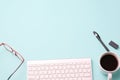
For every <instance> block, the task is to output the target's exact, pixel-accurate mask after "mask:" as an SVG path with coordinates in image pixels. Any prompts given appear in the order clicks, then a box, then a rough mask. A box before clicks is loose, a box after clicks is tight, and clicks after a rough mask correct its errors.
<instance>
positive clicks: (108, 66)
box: [99, 52, 120, 80]
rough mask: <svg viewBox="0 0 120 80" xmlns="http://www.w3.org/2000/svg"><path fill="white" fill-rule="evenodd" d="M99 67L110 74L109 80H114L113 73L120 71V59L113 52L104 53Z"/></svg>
mask: <svg viewBox="0 0 120 80" xmlns="http://www.w3.org/2000/svg"><path fill="white" fill-rule="evenodd" d="M99 65H100V68H101V70H102V71H103V72H105V73H106V74H108V80H112V73H114V72H116V71H117V70H118V69H119V65H120V63H119V57H118V55H117V54H115V53H112V52H106V53H103V54H102V55H101V56H100V60H99Z"/></svg>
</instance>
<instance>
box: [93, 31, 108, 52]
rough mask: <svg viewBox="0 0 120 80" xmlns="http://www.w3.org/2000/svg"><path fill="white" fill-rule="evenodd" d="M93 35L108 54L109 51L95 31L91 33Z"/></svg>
mask: <svg viewBox="0 0 120 80" xmlns="http://www.w3.org/2000/svg"><path fill="white" fill-rule="evenodd" d="M93 34H94V35H95V36H96V38H97V39H98V40H99V41H100V43H101V44H102V46H103V47H104V48H105V50H106V51H107V52H109V51H110V50H109V49H108V48H107V46H106V45H105V44H104V42H103V41H102V39H101V38H100V36H99V34H98V33H97V32H96V31H93Z"/></svg>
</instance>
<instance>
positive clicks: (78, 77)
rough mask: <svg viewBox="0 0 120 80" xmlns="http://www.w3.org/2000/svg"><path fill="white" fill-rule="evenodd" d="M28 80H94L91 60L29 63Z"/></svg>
mask: <svg viewBox="0 0 120 80" xmlns="http://www.w3.org/2000/svg"><path fill="white" fill-rule="evenodd" d="M27 80H92V65H91V59H90V58H81V59H62V60H43V61H42V60H41V61H28V62H27Z"/></svg>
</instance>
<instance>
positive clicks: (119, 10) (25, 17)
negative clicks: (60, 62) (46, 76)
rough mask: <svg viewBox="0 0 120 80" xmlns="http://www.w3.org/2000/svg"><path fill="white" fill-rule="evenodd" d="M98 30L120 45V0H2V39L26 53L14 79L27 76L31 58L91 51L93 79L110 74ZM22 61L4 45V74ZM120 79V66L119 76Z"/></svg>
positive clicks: (0, 54)
mask: <svg viewBox="0 0 120 80" xmlns="http://www.w3.org/2000/svg"><path fill="white" fill-rule="evenodd" d="M94 30H95V31H97V32H98V33H99V34H100V36H101V37H102V39H103V40H104V42H105V43H106V45H107V46H108V47H109V49H110V50H111V51H113V52H115V53H118V55H119V54H120V49H118V50H115V49H113V48H112V47H110V46H109V45H108V43H109V41H111V40H113V41H115V42H116V43H118V44H119V45H120V34H119V33H120V1H119V0H0V42H6V43H8V44H9V45H11V46H12V47H13V48H14V49H15V50H17V51H18V52H19V53H21V55H23V56H24V58H25V63H24V64H23V65H22V67H21V68H20V69H19V70H18V71H17V72H16V73H15V75H14V76H13V77H12V78H11V80H26V79H27V77H26V73H27V71H26V69H27V65H26V63H27V61H28V60H48V59H66V58H67V59H68V58H82V57H85V58H86V57H89V58H91V59H92V64H93V79H94V80H107V77H106V76H105V75H104V74H102V73H101V71H100V69H99V65H98V63H99V62H98V60H99V56H100V55H101V54H102V53H104V52H106V51H105V50H104V48H103V47H102V46H101V44H100V43H99V42H98V41H97V39H96V38H95V36H94V35H93V33H92V31H94ZM17 64H19V61H18V60H17V58H15V57H14V56H13V55H11V56H10V54H9V53H8V55H7V54H6V52H5V50H4V49H3V48H0V65H1V67H0V70H1V71H0V80H6V78H7V76H8V75H9V74H10V73H11V72H12V71H13V69H14V68H16V66H17ZM119 79H120V71H118V72H117V73H115V74H114V75H113V80H119Z"/></svg>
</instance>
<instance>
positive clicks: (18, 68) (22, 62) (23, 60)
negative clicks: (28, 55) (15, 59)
mask: <svg viewBox="0 0 120 80" xmlns="http://www.w3.org/2000/svg"><path fill="white" fill-rule="evenodd" d="M23 62H24V60H23V61H22V62H21V63H20V65H19V66H18V67H17V68H16V69H15V70H14V72H13V73H12V74H11V75H10V76H9V77H8V78H7V80H9V79H10V78H11V77H12V75H13V74H14V73H15V72H16V71H17V70H18V69H19V68H20V66H21V65H22V64H23Z"/></svg>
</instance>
